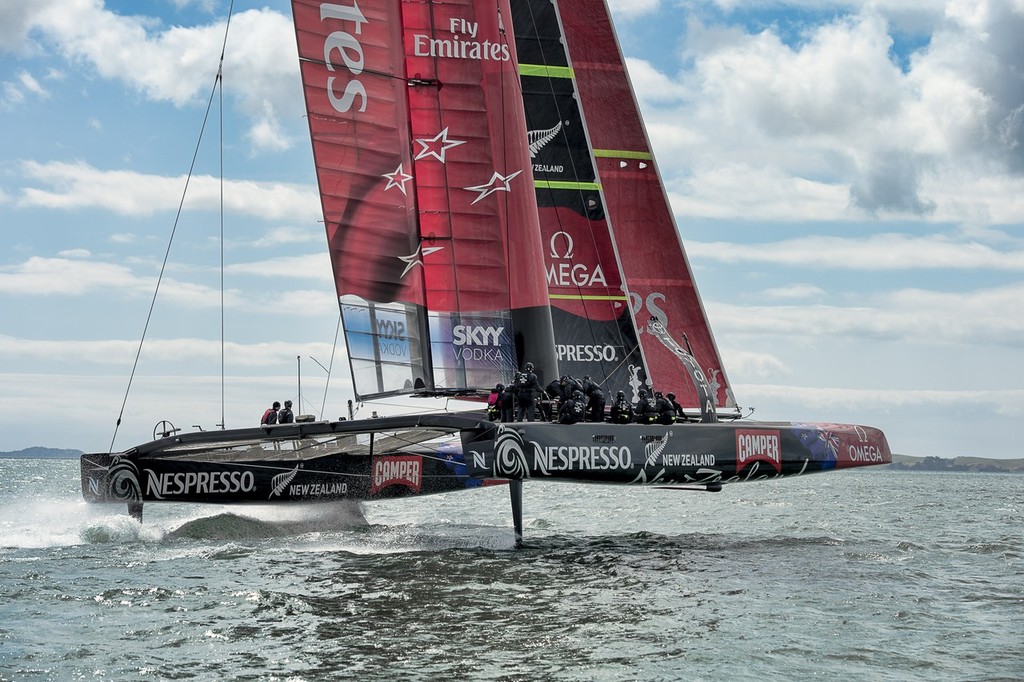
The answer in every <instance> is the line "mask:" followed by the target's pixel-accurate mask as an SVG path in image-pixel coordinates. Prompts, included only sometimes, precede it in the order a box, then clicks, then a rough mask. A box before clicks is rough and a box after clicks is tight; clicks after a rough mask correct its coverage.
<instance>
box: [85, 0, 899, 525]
mask: <svg viewBox="0 0 1024 682" xmlns="http://www.w3.org/2000/svg"><path fill="white" fill-rule="evenodd" d="M292 11H293V17H294V23H295V32H296V38H297V45H298V55H299V65H300V71H301V76H302V83H303V87H304V93H305V103H306V110H307V113H308V121H309V129H310V137H311V140H312V146H313V157H314V161H315V164H316V173H317V182H318V186H319V190H320V197H321V205H322V210H323V218H324V222H325V225H326V236H327V245H328V249H329V251H330V256H331V262H332V267H333V273H334V280H335V288H336V293H337V296H338V301H339V308H340V314H341V319H342V323H343V327H344V338H345V346H346V348H347V352H348V358H349V363H350V369H351V376H352V384H353V388H354V392H355V395H356V398H357V400H359V401H370V402H372V401H373V400H375V399H380V398H384V397H393V396H411V395H433V396H456V397H462V398H470V399H471V398H473V397H474V396H484V395H487V393H488V392H489V391H490V390H491V389H492V388H493V387H494V386H495V385H496V384H499V383H501V384H509V383H511V382H512V381H513V379H514V378H515V377H516V376H517V375H518V373H519V372H520V370H521V368H523V367H524V366H525V364H526V363H527V362H530V363H532V364H533V366H534V367H536V372H537V374H538V375H539V377H540V384H541V385H542V386H543V385H545V384H546V383H547V382H549V381H550V380H552V379H558V378H559V377H561V376H565V375H572V376H577V377H582V376H588V377H589V378H590V380H591V381H592V382H594V383H596V384H598V385H600V386H601V387H602V389H603V391H604V393H605V394H608V395H615V394H616V393H617V392H618V391H622V392H623V393H624V394H625V395H626V396H628V397H629V399H630V400H631V401H632V402H636V401H637V400H639V398H640V396H641V392H642V391H647V392H650V391H652V390H653V389H655V388H657V389H661V390H664V391H666V392H667V391H673V392H675V393H676V395H677V396H678V401H679V402H680V403H681V404H682V405H683V406H684V408H685V409H684V410H683V414H681V415H678V418H677V421H676V422H674V423H670V424H613V423H609V422H607V421H595V422H583V423H578V424H573V425H565V424H557V423H551V422H550V421H547V420H544V421H521V422H511V423H508V422H492V421H490V420H489V419H488V418H487V417H486V416H485V414H484V412H483V410H482V409H476V410H471V411H468V412H464V413H437V414H427V415H414V416H400V417H384V418H375V419H358V420H338V421H300V422H298V423H293V424H279V425H272V426H262V427H258V428H243V429H225V430H220V431H212V432H211V431H205V432H203V431H200V432H195V433H181V432H177V431H176V430H174V429H167V430H164V431H162V432H160V433H154V440H153V441H152V442H149V443H146V444H143V445H139V446H137V447H133V448H130V449H128V450H125V451H123V452H106V453H96V454H87V455H83V456H82V459H81V464H82V491H83V494H84V496H85V498H86V499H87V500H88V501H90V502H119V503H127V505H128V510H129V513H131V514H132V515H133V516H135V517H137V518H139V519H140V520H141V518H142V509H143V504H144V503H147V502H158V501H166V502H213V503H264V504H266V503H279V502H296V501H301V502H310V501H328V500H338V499H354V500H375V499H383V498H394V497H403V496H411V495H426V494H432V493H444V492H453V491H459V490H470V489H474V488H478V487H482V486H486V485H494V484H507V485H508V486H509V490H510V494H511V503H512V504H511V506H512V516H513V526H514V531H515V536H516V542H517V543H521V541H522V486H523V482H524V481H540V480H545V481H546V480H550V481H574V482H581V483H603V484H622V485H648V486H658V487H663V488H676V489H687V490H706V491H719V490H721V489H722V486H724V485H726V484H728V483H736V482H751V481H763V480H766V479H770V478H778V477H785V476H796V475H801V474H810V473H818V472H826V471H835V470H839V469H845V468H851V467H860V466H870V465H878V464H886V463H889V462H891V453H890V450H889V445H888V443H887V441H886V438H885V435H884V434H883V433H882V432H881V431H880V430H879V429H877V428H873V427H869V426H860V425H851V424H832V423H816V422H815V423H812V422H764V421H753V420H750V419H749V418H744V417H743V415H742V414H741V410H740V408H739V407H738V406H737V403H736V400H735V397H734V395H733V391H732V387H731V385H730V384H729V380H728V378H727V375H726V372H725V368H724V366H723V364H722V360H721V357H720V355H719V352H718V348H717V346H716V344H715V340H714V337H713V336H712V333H711V328H710V325H709V324H708V318H707V315H706V313H705V310H704V307H703V304H702V303H701V300H700V296H699V294H698V292H697V287H696V285H695V283H694V279H693V276H692V271H691V269H690V266H689V263H688V262H687V259H686V255H685V252H684V250H683V245H682V243H681V241H680V237H679V233H678V230H677V228H676V225H675V222H674V219H673V216H672V212H671V209H670V206H669V204H668V201H667V198H666V194H665V190H664V186H663V184H662V182H661V179H660V176H659V172H658V169H657V165H656V163H655V159H654V156H653V154H652V152H651V148H650V144H649V141H648V139H647V134H646V131H645V129H644V125H643V122H642V120H641V117H640V114H639V109H638V106H637V102H636V99H635V96H634V94H633V91H632V88H631V85H630V83H629V79H628V74H627V71H626V68H625V65H624V61H623V58H622V53H621V50H620V48H619V45H618V43H617V40H616V37H615V33H614V29H613V26H612V22H611V18H610V14H609V12H608V8H607V6H606V4H605V3H604V2H600V1H596V0H444V1H443V2H441V1H439V0H416V1H411V0H358V2H357V1H356V0H340V1H338V2H321V1H319V0H293V2H292Z"/></svg>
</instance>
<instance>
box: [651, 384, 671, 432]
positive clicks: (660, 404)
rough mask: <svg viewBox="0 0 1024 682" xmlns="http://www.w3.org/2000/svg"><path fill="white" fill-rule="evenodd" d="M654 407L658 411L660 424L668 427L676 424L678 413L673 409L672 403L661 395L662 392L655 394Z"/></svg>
mask: <svg viewBox="0 0 1024 682" xmlns="http://www.w3.org/2000/svg"><path fill="white" fill-rule="evenodd" d="M654 406H655V407H656V408H657V409H658V418H657V421H658V423H659V424H665V425H666V426H667V425H669V424H672V423H674V422H675V420H676V411H675V410H674V409H672V403H671V402H669V401H668V400H667V399H666V398H665V396H663V395H662V394H661V391H655V392H654Z"/></svg>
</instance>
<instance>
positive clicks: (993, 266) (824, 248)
mask: <svg viewBox="0 0 1024 682" xmlns="http://www.w3.org/2000/svg"><path fill="white" fill-rule="evenodd" d="M1000 246H1001V248H995V247H993V246H990V245H988V244H983V243H981V242H980V241H978V240H975V239H969V240H964V239H957V238H953V237H948V236H944V235H929V236H925V237H914V236H911V235H906V234H874V235H866V236H864V237H824V236H817V235H811V236H807V237H799V238H796V239H788V240H783V241H777V242H770V243H760V244H757V243H736V242H700V241H695V240H692V241H691V240H688V241H687V242H686V252H687V253H688V254H689V255H690V257H691V258H703V259H707V260H714V261H720V262H724V263H771V264H775V265H792V266H798V267H801V268H811V269H835V268H841V269H844V270H916V269H948V270H988V271H1006V272H1020V271H1024V247H1022V245H1021V243H1020V242H1019V241H1014V242H1013V243H1012V244H1009V245H1007V244H1001V245H1000Z"/></svg>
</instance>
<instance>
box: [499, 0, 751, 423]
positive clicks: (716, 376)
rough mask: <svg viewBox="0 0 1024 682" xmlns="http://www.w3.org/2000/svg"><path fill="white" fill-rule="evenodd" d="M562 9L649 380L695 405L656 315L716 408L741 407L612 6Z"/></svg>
mask: <svg viewBox="0 0 1024 682" xmlns="http://www.w3.org/2000/svg"><path fill="white" fill-rule="evenodd" d="M516 2H517V5H516V7H517V12H516V16H517V18H518V17H519V16H520V15H521V11H520V9H519V8H520V4H519V3H525V4H530V5H533V6H544V5H547V4H548V2H547V1H546V0H516ZM555 7H556V8H557V13H558V22H557V24H556V25H559V26H560V27H561V31H562V36H561V37H562V38H563V39H564V45H565V50H566V51H567V52H568V64H567V66H568V67H570V68H571V75H572V77H573V78H574V79H575V87H576V91H577V93H578V96H579V102H580V107H581V108H582V112H583V119H584V122H585V125H586V130H587V134H588V137H589V142H590V145H591V150H592V157H593V159H594V162H595V163H596V168H597V180H598V182H599V183H600V190H601V196H602V197H603V200H604V204H603V205H604V208H605V210H606V211H607V220H608V224H609V225H610V231H611V234H612V236H613V238H614V242H615V244H616V245H617V255H618V258H619V264H620V265H621V268H622V273H623V277H624V279H625V283H626V287H627V289H628V296H629V299H630V308H631V311H632V314H633V316H634V319H635V327H636V330H637V333H638V335H639V339H640V344H641V346H642V349H643V356H644V360H645V362H646V366H647V370H648V377H649V382H650V383H651V384H652V385H653V386H654V387H655V388H658V389H660V390H664V391H666V392H667V391H675V392H676V393H677V394H678V395H679V402H681V403H682V404H683V405H684V406H689V405H695V404H697V394H696V390H695V389H694V386H693V383H692V381H691V380H690V378H689V376H688V375H687V373H686V369H685V367H684V366H683V365H682V364H681V363H680V362H679V360H678V358H677V356H676V355H675V353H674V352H673V351H672V350H671V349H670V348H668V347H666V345H664V344H662V343H661V342H660V341H659V340H658V338H657V337H656V336H655V335H653V334H650V333H648V332H647V324H648V322H649V321H650V320H651V318H658V320H660V321H661V322H662V324H664V326H665V327H666V328H667V330H668V332H669V334H670V335H671V336H672V337H673V338H674V339H675V340H677V341H680V342H682V339H683V335H685V337H686V340H687V341H688V342H689V346H690V348H691V349H692V353H693V355H694V357H695V358H696V360H697V362H698V363H699V365H700V368H701V370H702V371H703V372H704V373H705V374H706V376H707V378H708V380H709V382H710V384H711V387H712V389H713V390H714V392H715V398H716V405H717V406H718V407H735V400H734V398H733V395H732V390H731V387H730V386H729V383H728V381H727V379H726V375H725V370H724V368H723V366H722V361H721V358H720V356H719V353H718V348H717V347H716V345H715V341H714V338H713V336H712V334H711V329H710V326H709V325H708V320H707V316H706V314H705V312H704V307H703V305H702V303H701V300H700V296H699V294H698V293H697V288H696V285H695V283H694V281H693V276H692V272H691V270H690V266H689V263H688V262H687V259H686V255H685V252H684V251H683V246H682V243H681V241H680V238H679V233H678V231H677V229H676V226H675V222H674V220H673V217H672V212H671V210H670V207H669V205H668V200H667V198H666V195H665V190H664V187H663V186H662V183H661V179H660V177H659V174H658V171H657V168H656V166H655V164H654V158H653V155H652V154H651V150H650V145H649V143H648V141H647V134H646V131H645V129H644V125H643V121H642V120H641V118H640V114H639V110H638V107H637V103H636V99H635V97H634V96H633V91H632V88H631V86H630V83H629V78H628V75H627V73H626V69H625V65H624V62H623V59H622V54H621V52H620V50H619V46H618V42H617V40H616V38H615V33H614V29H613V27H612V23H611V19H610V17H609V14H608V8H607V6H606V4H605V3H604V2H601V1H600V0H557V2H555ZM551 52H553V50H546V51H545V53H551ZM535 162H536V160H535ZM592 224H596V223H594V222H593V221H592ZM683 345H684V346H685V345H686V343H683Z"/></svg>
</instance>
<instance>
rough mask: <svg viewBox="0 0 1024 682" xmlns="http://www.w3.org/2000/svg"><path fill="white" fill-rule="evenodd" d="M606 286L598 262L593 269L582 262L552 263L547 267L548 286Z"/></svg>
mask: <svg viewBox="0 0 1024 682" xmlns="http://www.w3.org/2000/svg"><path fill="white" fill-rule="evenodd" d="M595 285H601V286H605V287H606V286H608V281H607V280H606V279H605V277H604V270H602V269H601V265H600V264H598V265H596V266H595V267H594V269H593V270H591V269H590V268H588V267H587V266H586V265H584V264H583V263H552V264H551V267H550V268H548V286H559V287H592V286H595Z"/></svg>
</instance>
